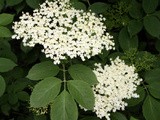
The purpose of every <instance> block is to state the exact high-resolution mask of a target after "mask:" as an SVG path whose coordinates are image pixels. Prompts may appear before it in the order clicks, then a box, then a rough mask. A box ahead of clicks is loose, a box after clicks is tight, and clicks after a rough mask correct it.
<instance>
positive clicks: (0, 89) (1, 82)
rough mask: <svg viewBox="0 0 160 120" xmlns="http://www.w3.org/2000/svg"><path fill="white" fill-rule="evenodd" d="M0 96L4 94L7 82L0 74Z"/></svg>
mask: <svg viewBox="0 0 160 120" xmlns="http://www.w3.org/2000/svg"><path fill="white" fill-rule="evenodd" d="M0 86H1V87H0V97H1V96H2V95H3V93H4V92H5V89H6V83H5V80H4V78H3V77H2V76H1V75H0Z"/></svg>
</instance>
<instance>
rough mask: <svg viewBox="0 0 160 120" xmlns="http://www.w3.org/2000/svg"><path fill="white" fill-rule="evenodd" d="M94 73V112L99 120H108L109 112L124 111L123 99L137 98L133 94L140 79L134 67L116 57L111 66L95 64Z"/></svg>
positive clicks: (125, 104) (135, 94)
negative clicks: (95, 79)
mask: <svg viewBox="0 0 160 120" xmlns="http://www.w3.org/2000/svg"><path fill="white" fill-rule="evenodd" d="M96 67H97V68H96V69H95V70H94V73H95V74H96V76H97V79H98V81H99V83H98V84H97V85H95V86H93V91H94V95H95V106H94V112H95V113H96V114H97V116H98V117H99V118H102V117H105V118H106V119H107V120H110V117H109V116H110V112H116V110H124V108H125V106H127V103H126V102H125V101H124V99H130V98H138V97H139V95H138V94H137V93H135V91H136V89H137V86H138V85H139V84H140V82H141V79H139V78H138V74H137V73H135V67H134V66H128V65H126V64H125V63H124V61H122V60H121V59H119V57H117V58H116V59H115V60H114V61H111V65H105V66H104V68H102V67H101V65H100V64H96Z"/></svg>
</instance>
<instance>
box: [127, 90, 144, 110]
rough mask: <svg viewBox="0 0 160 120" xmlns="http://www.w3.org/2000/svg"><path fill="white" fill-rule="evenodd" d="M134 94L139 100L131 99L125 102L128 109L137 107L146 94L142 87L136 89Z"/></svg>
mask: <svg viewBox="0 0 160 120" xmlns="http://www.w3.org/2000/svg"><path fill="white" fill-rule="evenodd" d="M136 93H137V94H138V95H139V98H132V99H127V100H126V102H127V103H128V106H129V107H130V106H135V105H138V104H139V103H140V102H142V101H143V100H144V98H145V95H146V92H145V90H144V88H143V87H138V88H137V90H136Z"/></svg>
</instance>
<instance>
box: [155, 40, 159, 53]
mask: <svg viewBox="0 0 160 120" xmlns="http://www.w3.org/2000/svg"><path fill="white" fill-rule="evenodd" d="M155 47H156V50H158V52H160V40H157V41H156V45H155Z"/></svg>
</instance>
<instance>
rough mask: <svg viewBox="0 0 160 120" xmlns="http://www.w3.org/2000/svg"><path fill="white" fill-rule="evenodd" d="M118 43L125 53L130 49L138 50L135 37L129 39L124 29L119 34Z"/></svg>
mask: <svg viewBox="0 0 160 120" xmlns="http://www.w3.org/2000/svg"><path fill="white" fill-rule="evenodd" d="M118 39H119V43H120V46H121V48H122V49H123V51H127V50H129V49H131V48H138V37H137V35H135V36H133V37H130V36H129V33H128V31H127V28H126V27H124V28H122V30H121V31H120V33H119V38H118Z"/></svg>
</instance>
